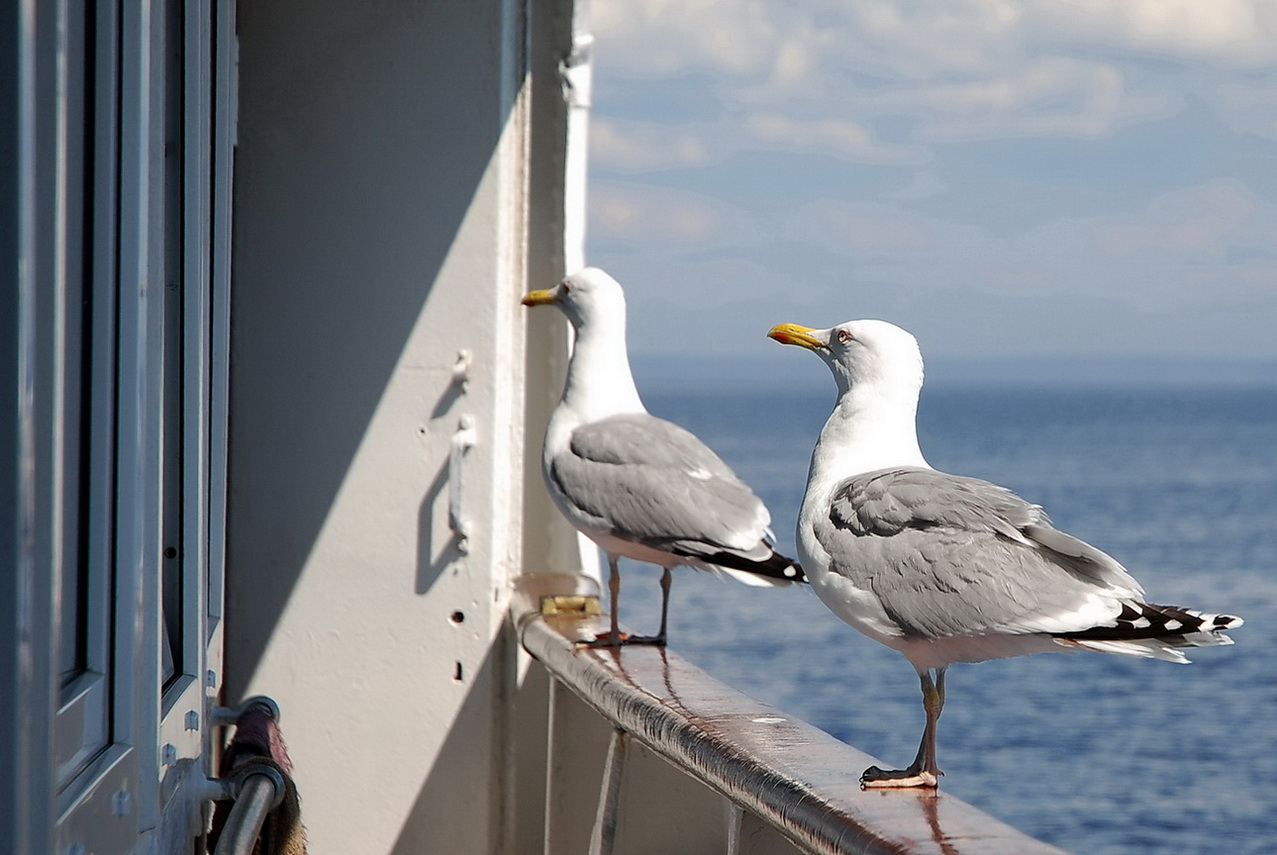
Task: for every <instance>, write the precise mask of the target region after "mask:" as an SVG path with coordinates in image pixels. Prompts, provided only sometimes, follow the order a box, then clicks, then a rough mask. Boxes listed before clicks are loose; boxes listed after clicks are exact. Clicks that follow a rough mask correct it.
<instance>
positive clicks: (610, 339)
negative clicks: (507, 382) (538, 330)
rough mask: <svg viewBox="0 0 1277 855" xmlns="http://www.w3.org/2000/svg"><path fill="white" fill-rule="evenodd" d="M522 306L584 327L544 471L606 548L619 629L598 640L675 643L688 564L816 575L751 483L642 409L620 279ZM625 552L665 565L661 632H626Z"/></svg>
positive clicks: (587, 279)
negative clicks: (673, 620) (785, 546)
mask: <svg viewBox="0 0 1277 855" xmlns="http://www.w3.org/2000/svg"><path fill="white" fill-rule="evenodd" d="M523 304H524V305H525V306H540V305H553V306H557V307H558V308H559V309H560V310H561V311H562V312H563V314H565V315H566V316H567V318H568V320H569V321H571V323H572V326H573V327H574V328H575V330H576V341H575V345H574V347H573V350H572V357H571V360H570V361H569V362H568V371H567V379H566V381H565V383H564V386H563V397H562V398H561V399H560V401H559V404H558V406H556V407H555V409H554V412H553V413H552V414H551V416H550V423H549V426H548V428H547V429H546V434H545V445H544V448H543V451H542V457H541V471H542V474H543V475H544V476H545V484H546V487H547V489H548V490H549V493H550V497H551V498H552V499H553V500H554V504H555V505H557V506H558V508H559V510H560V511H561V512H562V513H563V515H564V516H565V517H567V519H568V522H570V523H571V524H572V525H573V526H574V527H575V528H576V529H577V530H578V531H580V532H582V533H583V534H585V535H586V536H587V537H589V538H590V539H591V540H593V541H594V542H595V543H597V544H598V545H599V546H600V547H601V548H602V549H603V551H604V552H605V553H606V554H607V558H608V569H609V571H610V575H609V580H608V586H609V589H610V592H611V598H612V612H611V631H610V632H609V633H608V634H607V635H606V636H602V637H600V639H599V641H598V643H599V644H603V645H609V646H611V645H619V644H622V643H626V642H628V643H640V642H643V643H653V644H664V643H665V639H666V624H667V620H668V616H669V594H670V585H671V573H670V571H671V569H672V568H674V567H676V566H679V565H684V566H688V567H694V568H697V569H700V570H708V571H711V572H714V573H718V574H720V575H724V576H730V577H732V578H734V579H737V580H739V581H741V582H745V583H746V584H751V585H766V586H778V585H788V584H790V583H793V582H801V581H805V579H804V576H803V572H802V570H801V568H799V567H798V566H797V565H796V564H795V563H794V561H793V560H792V559H790V558H786V557H785V556H783V555H781V554H780V553H778V552H777V551H776V546H775V538H774V537H773V536H772V533H771V530H770V529H769V528H768V526H769V525H770V523H771V515H770V513H768V511H767V508H766V507H765V506H764V505H763V503H762V501H761V500H760V499H759V498H758V497H757V496H755V495H754V493H753V492H752V491H751V490H750V489H749V487H748V486H747V485H746V484H745V483H744V482H743V481H741V480H740V479H739V478H737V477H736V475H735V474H734V473H733V472H732V470H731V469H730V468H729V467H728V466H727V464H726V463H724V462H723V461H722V460H720V459H719V458H718V456H717V455H716V454H714V452H712V451H710V449H709V448H708V447H707V446H706V445H705V444H704V443H703V442H701V441H700V440H699V439H697V438H696V437H695V436H694V435H692V434H691V433H689V432H688V431H686V430H684V429H683V428H681V427H679V426H678V425H676V424H673V423H671V422H668V421H665V420H664V419H659V418H656V417H655V416H653V415H650V414H649V413H648V412H647V410H646V409H645V408H644V407H643V402H642V401H641V400H640V399H639V394H638V390H637V388H636V387H635V385H634V377H633V375H632V374H631V373H630V364H629V357H628V355H627V350H626V345H625V295H624V293H623V292H622V290H621V286H620V285H619V284H618V283H617V281H616V280H615V279H613V278H612V277H611V276H609V275H608V274H607V273H605V272H603V271H602V270H599V269H598V268H593V267H590V268H586V269H584V270H581V271H580V272H578V273H574V274H573V275H571V276H569V277H567V278H566V279H564V280H563V282H561V283H560V284H559V285H558V287H556V288H551V289H548V290H544V291H533V292H531V293H529V294H528V295H527V296H525V297H524V298H523ZM621 556H625V557H627V558H632V559H634V560H637V561H646V562H649V563H652V564H656V565H658V566H660V567H661V568H662V569H663V572H662V575H661V627H660V630H659V631H658V632H657V634H656V635H655V636H650V637H630V638H628V639H623V638H622V635H621V632H620V630H619V628H618V623H617V606H618V601H619V598H620V586H621V576H620V571H619V569H618V567H617V561H618V559H619V558H620V557H621Z"/></svg>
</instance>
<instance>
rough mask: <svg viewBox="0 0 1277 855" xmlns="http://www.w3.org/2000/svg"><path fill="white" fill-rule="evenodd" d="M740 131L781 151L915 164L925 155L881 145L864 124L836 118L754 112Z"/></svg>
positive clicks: (902, 148)
mask: <svg viewBox="0 0 1277 855" xmlns="http://www.w3.org/2000/svg"><path fill="white" fill-rule="evenodd" d="M743 125H744V127H743V130H744V132H745V134H746V135H747V136H748V138H749V139H750V140H752V141H753V142H755V143H757V144H758V145H757V146H755V147H761V148H779V149H780V150H782V151H817V152H822V153H824V154H828V155H831V156H833V157H839V158H844V159H847V160H854V161H860V162H864V163H917V162H919V161H920V160H923V159H924V158H925V155H924V154H923V153H922V151H921V150H920V149H918V148H916V147H909V146H898V145H884V144H882V143H880V142H878V141H876V140H875V139H874V136H873V132H872V131H871V130H870V129H869V128H867V127H866V126H865V125H862V124H859V123H857V122H851V121H848V120H846V119H840V118H827V119H800V118H794V117H792V116H786V115H783V114H780V113H768V112H758V113H753V114H751V115H749V116H748V117H746V119H745V121H744V123H743Z"/></svg>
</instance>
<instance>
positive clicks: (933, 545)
mask: <svg viewBox="0 0 1277 855" xmlns="http://www.w3.org/2000/svg"><path fill="white" fill-rule="evenodd" d="M769 335H770V337H771V338H773V339H775V340H777V341H779V342H781V343H782V344H794V345H798V346H801V347H805V348H807V349H809V350H811V351H812V352H814V353H816V354H817V355H819V356H820V357H821V358H822V359H823V360H824V361H825V363H826V364H827V365H828V366H829V368H830V370H831V371H832V372H833V375H834V379H835V381H836V383H837V384H838V401H837V403H836V404H835V406H834V411H833V414H832V415H830V417H829V420H828V421H827V422H826V423H825V427H824V429H823V430H822V431H821V433H820V438H819V440H818V441H817V443H816V447H815V449H814V450H813V452H812V462H811V471H810V472H809V474H808V481H807V490H806V494H805V495H804V497H803V504H802V508H801V510H800V512H799V517H798V533H797V537H798V552H799V559H800V561H801V562H802V564H803V567H804V568H805V569H806V571H807V575H808V578H809V580H810V582H811V585H812V588H813V589H814V590H815V591H816V593H817V594H818V595H819V596H820V598H821V600H822V601H823V602H824V603H825V605H827V606H828V607H829V608H830V609H831V610H832V611H833V612H834V613H835V614H837V615H838V616H839V617H840V618H842V619H843V620H844V621H846V622H847V623H849V624H851V625H852V626H854V627H856V629H858V630H860V631H861V632H863V633H865V634H866V635H868V636H870V637H871V638H874V639H876V640H878V641H880V642H882V643H883V644H885V645H887V646H889V647H891V648H893V649H895V650H899V651H900V652H901V653H902V654H904V656H905V657H906V658H908V659H909V661H910V663H911V664H912V665H913V666H914V669H915V670H916V671H917V672H918V675H919V679H920V682H921V685H922V691H923V706H924V708H925V710H926V713H927V724H926V728H925V730H924V732H923V738H922V743H921V745H920V746H919V749H918V755H917V757H916V758H915V760H914V762H913V763H912V764H911V765H910V766H909V767H908V768H907V769H904V770H898V771H884V770H882V769H878V768H877V767H871V768H870V769H868V770H866V771H865V773H864V775H863V776H862V778H861V781H862V783H863V784H864V785H865V786H870V787H911V786H930V787H934V786H935V785H936V782H937V778H938V776H939V775H940V770H939V768H938V767H937V765H936V760H935V728H936V720H937V719H938V718H939V715H940V710H941V709H942V708H943V706H944V675H945V669H946V668H948V667H949V666H950V665H951V664H953V663H955V662H979V661H983V660H986V659H994V658H999V657H1006V656H1019V655H1024V654H1029V653H1040V652H1046V651H1051V650H1070V649H1074V650H1075V649H1079V648H1085V649H1090V650H1097V651H1100V652H1103V653H1117V654H1125V655H1130V656H1144V657H1153V658H1157V659H1165V660H1168V661H1172V662H1187V661H1188V659H1187V658H1186V657H1185V656H1184V654H1183V652H1182V649H1183V648H1186V647H1198V646H1203V645H1215V644H1231V643H1232V640H1231V639H1230V638H1228V637H1227V636H1226V635H1223V634H1222V631H1223V630H1227V629H1232V628H1233V627H1236V626H1240V625H1241V623H1242V621H1241V619H1240V618H1236V617H1233V616H1231V615H1215V614H1206V613H1203V612H1198V611H1195V610H1192V609H1182V608H1178V607H1175V606H1158V605H1152V604H1148V603H1145V602H1144V601H1143V596H1144V591H1143V589H1142V588H1141V587H1140V585H1139V583H1138V582H1136V581H1135V579H1134V578H1132V577H1131V575H1130V574H1129V573H1127V571H1126V569H1125V568H1124V567H1122V565H1121V564H1119V563H1118V562H1117V561H1116V560H1114V559H1113V558H1112V557H1110V556H1109V555H1107V554H1105V553H1104V552H1102V551H1100V550H1098V549H1096V548H1095V547H1093V546H1091V545H1090V544H1088V543H1085V542H1083V541H1081V540H1078V539H1077V538H1075V537H1072V536H1071V535H1068V534H1066V533H1064V532H1062V531H1059V530H1058V529H1056V528H1054V527H1053V526H1052V525H1051V521H1050V520H1049V519H1048V518H1047V516H1046V514H1045V513H1044V512H1043V510H1042V509H1041V508H1040V507H1038V506H1037V505H1034V504H1031V503H1029V502H1026V501H1025V500H1023V499H1021V498H1020V497H1019V496H1017V495H1015V494H1014V493H1012V492H1011V491H1010V490H1007V489H1006V488H1004V487H999V486H997V485H995V484H991V483H989V482H987V481H981V480H979V479H976V478H966V477H962V476H957V475H949V474H946V473H944V472H938V471H936V470H935V469H932V468H931V467H930V466H929V465H928V464H927V462H926V460H925V459H924V458H923V456H922V452H921V450H920V449H919V447H918V436H917V430H916V424H915V423H916V415H917V407H918V395H919V392H920V390H921V388H922V377H923V370H922V356H921V353H920V351H919V349H918V344H917V342H916V341H915V339H914V337H913V336H912V335H910V334H909V333H907V332H905V331H904V330H902V329H900V328H899V327H896V326H894V325H892V324H889V323H886V322H884V321H872V320H866V321H851V322H848V323H845V324H841V325H839V326H836V327H833V328H831V329H827V330H814V329H810V328H808V327H800V326H797V325H794V324H782V325H780V326H777V327H775V328H773V329H772V331H771V332H770V333H769Z"/></svg>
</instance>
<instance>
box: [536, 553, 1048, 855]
mask: <svg viewBox="0 0 1277 855" xmlns="http://www.w3.org/2000/svg"><path fill="white" fill-rule="evenodd" d="M592 585H593V583H592V582H591V581H590V580H589V579H586V578H585V577H581V576H559V575H545V576H540V575H533V576H526V577H524V579H523V580H522V582H521V583H520V586H519V593H518V596H517V597H516V603H515V610H516V611H515V620H516V625H517V627H518V632H519V638H520V641H521V643H522V645H523V647H524V649H526V650H527V652H528V653H529V654H531V655H532V656H533V657H534V658H535V659H536V660H537V661H539V662H540V663H541V664H542V665H544V667H545V668H546V669H547V671H548V672H549V674H550V675H551V677H552V678H553V679H552V682H551V712H550V720H551V727H550V730H551V735H550V740H551V745H550V748H549V751H550V754H551V756H552V757H559V758H562V759H561V760H560V762H557V763H556V762H551V763H550V764H549V774H548V775H547V785H546V786H547V794H546V802H547V809H546V815H547V830H546V838H547V844H546V850H545V851H546V853H547V855H554V853H558V852H578V853H579V852H583V851H587V847H586V846H585V845H584V844H585V842H586V835H587V833H588V851H589V852H590V853H591V855H621V853H627V852H643V851H673V850H671V849H668V848H665V847H664V846H662V847H660V848H659V849H657V848H652V847H653V845H654V844H655V843H656V842H657V840H658V839H660V838H662V836H663V835H664V836H666V837H668V838H669V839H673V840H678V841H689V840H693V839H696V840H700V841H701V843H700V848H691V847H689V848H687V851H701V852H710V851H718V852H726V853H727V855H776V854H777V853H792V852H808V853H819V855H846V853H892V855H904V853H909V855H913V853H938V855H994V853H997V854H998V855H1010V853H1016V855H1060V853H1061V852H1062V850H1060V849H1058V848H1056V847H1054V846H1050V845H1048V844H1046V843H1043V842H1041V841H1038V840H1035V839H1033V838H1031V837H1028V836H1027V835H1025V834H1023V833H1022V832H1020V831H1017V830H1016V829H1014V828H1012V827H1010V826H1008V825H1006V824H1005V823H1003V822H1000V821H999V820H997V819H994V818H992V817H990V816H988V815H986V814H984V813H982V812H981V811H979V810H977V809H976V808H974V807H972V806H970V805H968V804H966V803H965V802H962V801H961V800H959V799H957V798H954V797H952V796H949V795H947V794H945V793H944V792H943V791H930V790H897V791H884V790H868V791H866V790H862V789H861V788H860V784H859V779H858V773H859V771H860V770H861V769H864V768H866V767H867V766H870V765H874V764H875V763H877V761H876V760H875V759H874V758H873V757H870V756H869V755H867V754H864V753H863V752H861V751H858V750H856V749H855V748H852V747H851V746H849V745H846V744H845V743H842V742H840V741H838V740H837V739H835V738H833V737H832V736H830V735H829V734H827V733H825V732H823V731H821V730H818V729H817V728H815V727H813V726H811V725H809V724H807V723H806V722H804V721H802V720H801V719H797V718H794V717H793V716H790V715H787V714H785V713H784V712H782V711H779V710H777V709H775V708H772V707H769V706H767V705H765V704H762V703H760V702H759V701H756V700H754V699H752V698H750V697H747V696H746V695H743V694H741V693H739V692H737V691H735V690H734V689H732V688H730V687H729V686H726V685H724V684H722V683H720V682H719V681H717V680H715V679H714V678H712V677H710V676H709V675H708V674H706V673H704V672H703V671H701V670H700V669H698V668H697V667H695V666H694V665H692V664H691V663H689V662H687V661H686V660H684V659H682V658H680V657H679V656H678V655H677V654H675V653H674V652H673V651H671V650H668V649H662V648H657V647H650V646H632V647H622V648H614V649H609V648H590V647H586V646H584V645H581V644H579V643H578V641H579V640H582V639H588V638H593V637H594V635H595V634H596V633H597V632H601V631H604V630H605V629H606V627H604V626H603V625H602V623H601V621H599V620H598V618H597V614H598V607H597V596H596V592H594V591H592V590H591V588H590V587H588V586H592ZM564 689H566V690H569V691H566V692H565V691H563V690H564ZM565 696H570V697H565ZM577 698H579V701H577V700H575V699H577ZM580 702H584V707H588V711H586V710H584V709H583V708H580V707H581V704H580ZM573 705H576V708H574V706H573ZM598 716H601V717H602V719H603V722H604V723H605V724H596V725H590V724H589V723H588V722H589V719H590V717H594V718H595V719H597V717H598ZM556 719H557V721H556ZM601 727H606V728H607V731H610V734H608V733H607V731H601V730H600V728H601ZM591 728H593V729H592V730H591ZM603 734H607V735H603ZM591 746H593V747H591ZM604 746H606V747H604ZM582 801H588V804H584V805H583V804H580V802H582ZM574 803H575V804H574ZM715 804H717V805H719V808H718V809H716V808H715ZM573 815H575V818H573ZM556 817H559V819H557V820H556ZM573 826H575V827H573ZM587 826H588V831H587ZM556 838H561V839H557V840H556Z"/></svg>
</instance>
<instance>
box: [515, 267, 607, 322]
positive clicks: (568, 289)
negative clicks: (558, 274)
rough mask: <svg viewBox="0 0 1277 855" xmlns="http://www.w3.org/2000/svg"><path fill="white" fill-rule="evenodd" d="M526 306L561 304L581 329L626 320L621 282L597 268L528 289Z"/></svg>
mask: <svg viewBox="0 0 1277 855" xmlns="http://www.w3.org/2000/svg"><path fill="white" fill-rule="evenodd" d="M523 305H525V306H546V305H554V306H558V307H559V310H560V311H562V312H563V314H565V315H567V317H568V320H569V321H571V322H572V326H574V327H576V329H577V331H578V332H580V330H581V328H582V327H583V326H585V325H587V324H595V323H598V322H599V321H600V320H601V319H605V318H610V319H620V321H621V323H622V324H624V320H625V292H624V291H622V290H621V283H619V282H617V281H616V280H615V279H613V278H612V277H611V276H609V275H608V274H607V273H605V272H603V271H602V270H600V269H599V268H597V267H586V268H584V269H583V270H578V271H577V272H576V273H573V274H572V275H571V276H569V277H567V278H566V279H564V280H563V281H562V282H560V283H559V284H558V285H557V286H555V287H554V288H547V289H545V290H543V291H531V292H529V293H528V294H527V295H526V296H524V298H523Z"/></svg>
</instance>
